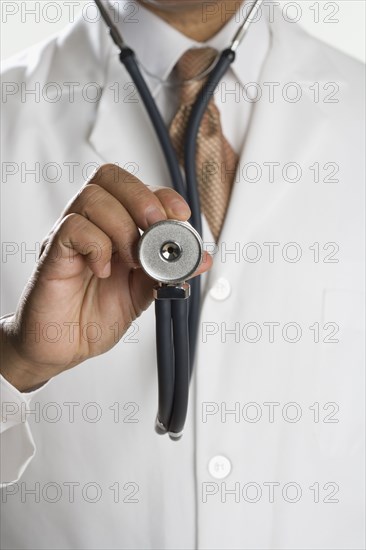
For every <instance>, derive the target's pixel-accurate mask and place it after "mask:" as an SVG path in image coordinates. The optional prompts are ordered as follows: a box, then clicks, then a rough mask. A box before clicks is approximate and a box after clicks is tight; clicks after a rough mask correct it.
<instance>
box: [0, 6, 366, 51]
mask: <svg viewBox="0 0 366 550" xmlns="http://www.w3.org/2000/svg"><path fill="white" fill-rule="evenodd" d="M114 1H116V0H114ZM273 1H274V2H275V0H273ZM267 3H268V0H267ZM275 3H277V4H280V6H281V9H282V10H283V13H284V14H285V16H286V17H288V18H290V19H294V18H295V19H297V17H300V20H299V24H301V25H302V26H304V27H305V28H306V29H307V30H308V31H309V32H310V33H311V34H313V35H314V36H317V37H319V38H321V39H322V40H324V41H325V42H328V43H329V44H331V45H333V46H335V47H337V48H339V49H341V50H343V51H344V52H346V53H348V54H350V55H352V56H354V57H356V58H358V59H360V60H362V61H365V6H366V1H365V0H337V1H334V2H332V1H328V0H297V1H295V2H291V1H284V0H282V1H280V2H279V1H277V2H275ZM91 4H92V1H91V0H68V1H67V0H53V1H51V0H40V1H34V0H13V1H10V0H1V2H0V7H1V52H0V55H1V59H6V58H8V57H10V56H12V55H13V54H15V53H17V52H19V51H21V50H23V49H25V48H27V47H29V46H31V45H32V44H35V43H36V42H39V41H41V40H44V39H46V38H47V37H49V36H51V35H52V34H54V33H56V32H57V31H59V30H60V29H61V28H63V27H64V26H66V25H67V24H68V23H69V20H70V15H69V14H70V11H71V8H70V6H71V5H72V6H73V8H72V9H75V15H76V14H77V13H78V12H80V11H81V10H82V9H83V10H85V9H87V7H88V6H89V7H90V6H91ZM67 6H69V7H67ZM264 9H268V7H267V8H264ZM32 10H33V11H34V10H35V11H36V13H37V15H35V14H32V13H30V11H32ZM92 10H93V8H92V7H91V8H90V14H92V13H93V11H92ZM12 12H13V13H12ZM36 17H39V20H38V21H36ZM90 18H91V15H90Z"/></svg>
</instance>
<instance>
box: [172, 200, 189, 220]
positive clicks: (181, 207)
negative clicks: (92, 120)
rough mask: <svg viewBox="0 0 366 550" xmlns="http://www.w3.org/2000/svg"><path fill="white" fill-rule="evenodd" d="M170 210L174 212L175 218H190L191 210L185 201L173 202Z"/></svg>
mask: <svg viewBox="0 0 366 550" xmlns="http://www.w3.org/2000/svg"><path fill="white" fill-rule="evenodd" d="M170 208H171V210H172V212H173V213H174V215H175V216H177V217H179V218H185V219H187V218H189V216H190V213H191V211H190V209H189V206H188V205H187V204H186V203H185V202H183V201H180V200H177V199H175V200H173V201H172V202H171V204H170Z"/></svg>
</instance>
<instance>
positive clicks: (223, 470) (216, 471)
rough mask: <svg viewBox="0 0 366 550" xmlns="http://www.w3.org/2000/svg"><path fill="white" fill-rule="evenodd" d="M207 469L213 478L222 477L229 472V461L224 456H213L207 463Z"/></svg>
mask: <svg viewBox="0 0 366 550" xmlns="http://www.w3.org/2000/svg"><path fill="white" fill-rule="evenodd" d="M208 471H209V472H210V474H211V475H212V477H214V478H215V479H223V478H224V477H227V476H228V475H229V474H230V472H231V462H230V460H229V459H228V458H226V456H221V455H217V456H214V457H213V458H211V460H210V462H209V463H208Z"/></svg>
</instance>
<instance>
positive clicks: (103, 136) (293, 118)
mask: <svg viewBox="0 0 366 550" xmlns="http://www.w3.org/2000/svg"><path fill="white" fill-rule="evenodd" d="M271 32H272V46H271V50H270V53H269V55H268V58H267V60H266V62H265V66H264V69H263V71H262V74H261V80H260V83H259V84H260V86H261V90H262V92H263V93H262V97H261V99H260V100H258V101H257V102H256V103H255V104H254V108H253V112H252V118H251V121H250V126H249V130H248V133H247V137H246V141H245V146H244V148H243V151H242V154H241V160H240V171H241V176H240V179H239V181H238V182H237V184H236V185H235V188H234V191H233V196H232V200H231V204H230V208H229V211H228V215H227V222H226V223H225V226H224V229H223V233H222V235H221V241H220V243H219V250H218V252H217V253H216V254H215V262H214V267H213V268H212V270H211V273H210V275H209V277H208V278H207V281H206V286H205V290H204V295H203V302H202V315H201V332H200V337H199V346H198V357H197V364H196V368H195V374H194V378H193V382H192V389H191V396H190V409H189V415H188V421H187V426H186V430H185V435H184V437H183V439H182V440H181V441H180V442H179V443H173V442H171V441H170V440H169V439H167V438H165V437H159V436H158V435H156V434H155V433H154V430H153V425H154V417H155V413H156V400H157V385H156V365H155V359H154V353H155V351H154V330H153V326H154V319H153V308H150V309H149V311H148V312H147V313H146V314H144V315H143V316H142V317H141V318H140V319H138V320H137V322H136V323H135V324H134V325H133V327H132V329H131V330H130V331H129V333H128V335H127V336H126V337H124V338H123V341H122V342H120V343H119V344H118V345H116V346H115V347H114V349H113V350H112V351H110V352H109V353H107V354H105V355H104V356H102V357H97V358H95V359H92V360H90V361H87V362H85V363H84V364H82V365H80V366H78V367H77V368H74V369H72V370H71V371H68V372H66V373H64V374H62V375H60V376H58V377H57V378H56V379H54V380H52V381H51V382H49V383H48V384H47V385H46V386H45V387H44V388H42V389H41V390H38V391H37V392H35V394H34V395H33V396H32V399H31V402H30V405H29V406H30V407H31V408H32V409H34V411H35V413H34V414H32V415H24V414H23V418H22V415H21V411H22V407H24V405H21V402H22V401H23V402H25V401H24V400H25V399H27V398H26V397H23V396H21V395H20V394H18V392H16V390H14V389H13V388H11V387H7V388H6V384H5V385H4V388H5V389H4V390H3V400H4V401H5V405H6V406H5V409H4V411H3V412H5V414H4V420H5V421H4V423H3V428H4V429H5V432H4V433H3V436H2V437H3V443H4V444H3V467H4V478H3V480H4V482H13V483H12V484H10V485H6V486H5V488H4V490H3V504H2V507H3V521H2V526H3V529H2V538H3V542H2V545H3V547H4V548H79V549H82V548H90V549H91V548H98V549H99V548H110V549H111V548H182V549H183V548H184V549H187V548H201V549H210V550H211V549H214V548H217V549H219V548H220V549H221V548H230V549H242V548H247V549H249V548H250V549H253V548H256V549H269V548H271V549H284V548H288V549H295V548H296V549H300V548H307V549H310V548H313V549H325V548H327V549H328V548H339V549H341V548H342V549H343V548H344V549H346V548H353V549H356V548H362V547H363V510H362V502H363V479H362V472H363V468H362V463H363V444H362V440H363V373H364V370H363V355H362V338H363V330H362V309H363V299H362V265H363V253H364V244H363V240H362V223H363V206H362V204H363V200H362V199H363V186H362V184H363V162H362V153H363V152H364V142H363V138H364V136H363V133H362V120H363V108H364V104H363V81H362V70H361V68H360V64H359V63H358V62H356V61H354V60H352V59H351V58H349V57H347V56H345V55H343V54H341V53H339V52H337V51H336V50H334V49H332V48H330V47H328V46H326V45H324V44H322V43H320V42H318V41H317V40H314V39H313V38H310V37H309V36H308V35H307V34H306V33H305V32H304V31H302V30H301V29H300V28H299V27H298V26H297V25H293V24H289V23H286V22H285V21H283V20H282V18H281V16H280V14H279V12H276V17H275V21H274V23H272V24H271ZM3 81H5V82H7V83H9V82H13V83H15V86H16V85H17V84H18V85H19V86H21V83H22V82H23V83H25V84H26V86H27V89H28V90H29V89H30V88H32V87H33V88H34V89H36V90H37V86H40V90H41V93H42V90H43V87H44V84H45V83H50V82H61V83H66V82H79V83H80V87H79V88H78V90H75V97H74V101H73V102H72V101H70V100H69V96H68V95H65V97H63V98H62V99H59V100H58V101H57V102H54V103H51V102H50V101H45V100H42V98H41V100H40V101H39V102H36V101H32V100H31V99H29V98H30V96H27V97H28V99H27V101H25V102H23V103H20V102H19V95H18V94H16V93H14V94H13V95H11V88H8V89H7V92H8V95H7V98H6V102H5V104H4V105H3V111H4V113H5V116H4V120H3V138H2V146H3V152H2V159H3V163H6V164H3V186H2V205H3V206H2V208H3V211H2V238H3V273H2V292H3V297H2V299H3V312H4V313H8V312H11V311H14V309H15V307H16V303H17V300H18V298H19V296H20V293H21V290H22V288H23V286H24V284H25V283H26V280H27V278H28V277H29V275H30V273H31V271H32V269H33V266H34V262H35V257H36V252H37V249H38V246H35V243H39V242H40V241H41V240H42V238H43V236H44V235H45V234H46V233H47V232H48V230H49V228H50V227H51V226H52V225H53V223H54V221H55V220H56V219H57V217H58V216H59V213H60V211H61V210H62V208H63V206H64V205H65V203H66V202H67V201H68V200H69V199H70V198H71V197H72V196H73V195H74V194H75V193H76V192H77V190H78V189H79V188H80V185H81V183H82V182H83V181H84V179H85V176H86V175H87V173H88V174H89V173H90V171H91V168H92V167H93V166H94V165H95V164H102V163H104V162H117V163H118V164H119V165H120V166H122V167H123V166H127V167H128V168H129V169H131V170H132V171H134V172H135V173H136V175H137V176H138V177H139V178H140V179H141V180H142V181H144V182H146V183H149V184H153V185H155V184H156V185H162V184H165V185H169V177H168V174H167V171H166V168H165V165H164V162H163V161H162V156H161V153H160V151H159V147H158V145H157V143H156V140H155V137H154V134H153V131H152V130H151V128H150V126H149V123H148V121H147V120H146V115H145V112H144V110H143V107H142V105H141V103H140V102H137V103H133V102H132V103H130V102H128V100H126V99H125V101H119V102H113V94H111V93H109V94H107V93H103V95H102V99H101V100H100V101H98V102H93V101H90V102H89V101H86V100H85V98H82V97H81V95H80V90H81V89H83V87H84V88H85V86H86V85H87V83H90V82H96V83H99V84H101V85H102V86H105V87H106V86H107V85H113V83H115V82H117V81H119V82H120V83H121V86H123V84H126V86H128V85H129V84H128V83H129V82H130V79H129V77H128V76H127V75H126V73H125V71H124V69H123V68H122V67H121V66H120V64H119V62H118V59H117V57H116V55H115V50H114V49H113V47H112V46H111V43H110V40H109V38H108V37H107V36H106V35H105V32H104V26H103V24H102V23H101V22H100V23H98V24H95V25H90V24H88V23H87V22H85V21H83V20H82V19H79V20H78V21H77V22H76V24H74V25H72V26H71V28H70V29H68V30H67V31H66V32H64V33H62V34H61V35H59V36H58V37H54V38H53V39H52V40H51V41H49V42H48V43H46V44H44V45H41V46H37V47H35V48H33V49H32V51H31V53H30V54H29V56H25V57H20V58H19V57H18V58H17V59H16V61H15V62H14V60H13V61H12V62H11V63H10V64H9V67H8V69H7V70H6V71H5V72H4V75H3ZM293 82H296V83H297V84H296V88H295V87H293V88H291V87H289V83H293ZM270 83H272V84H270ZM23 86H24V84H23ZM271 86H272V89H274V93H275V97H274V101H272V100H270V98H269V92H268V90H269V89H270V88H271ZM286 86H287V88H286ZM298 86H300V88H301V90H302V97H301V99H299V101H298V102H290V101H286V100H285V99H284V97H283V95H282V93H283V94H285V95H286V93H288V96H289V97H294V96H293V95H291V94H293V93H295V92H296V90H298ZM337 87H339V88H337ZM105 89H106V88H105ZM337 89H338V91H337ZM13 90H15V88H14V89H13ZM126 90H127V92H128V91H129V89H128V88H126ZM317 91H318V92H319V94H320V96H319V98H317V97H316V95H314V94H317ZM84 92H85V93H87V92H90V94H92V92H93V88H92V87H90V86H89V88H85V89H84ZM43 94H46V95H47V97H51V96H52V89H51V88H48V89H47V90H43ZM90 97H91V96H90ZM317 99H318V101H317ZM325 99H326V100H327V102H325V101H324V100H325ZM37 162H38V163H40V164H39V166H36V165H35V163H37ZM22 163H23V164H22ZM71 163H74V164H71ZM93 163H94V164H93ZM250 163H252V164H250ZM270 163H279V165H278V164H277V165H273V164H270ZM288 163H296V166H295V165H290V164H288ZM31 166H33V167H34V168H35V169H36V170H38V171H39V170H40V181H39V182H35V181H34V179H33V177H32V176H31V175H29V174H25V173H24V171H25V170H26V169H29V168H30V167H31ZM271 167H273V170H274V172H273V177H271V173H270V170H271ZM299 167H300V170H301V177H300V178H299V179H298V181H290V180H291V179H292V180H294V179H296V172H295V171H294V170H297V171H298V170H299ZM337 167H339V168H337ZM82 168H84V170H82ZM318 169H319V171H320V172H319V178H318V179H319V180H320V181H315V180H316V179H317V170H318ZM60 170H61V172H60ZM73 171H74V173H73V174H72V177H71V176H70V173H72V172H73ZM12 172H13V175H12ZM298 174H300V173H299V172H298ZM52 178H54V179H55V181H54V182H51V181H49V180H51V179H52ZM57 178H58V180H57ZM22 179H23V181H22ZM332 179H333V180H334V179H335V180H337V181H330V180H332ZM47 180H48V181H47ZM56 180H57V181H56ZM266 243H267V244H266ZM269 243H275V244H269ZM289 243H295V244H289ZM317 243H318V244H317ZM334 243H335V244H334ZM32 248H33V249H35V252H34V253H32V252H29V250H30V249H32ZM230 251H232V252H233V253H230ZM272 253H273V255H274V256H273V257H272ZM300 256H301V257H300ZM295 257H297V260H298V261H292V260H293V259H294V258H295ZM254 260H256V261H254ZM272 323H276V324H275V325H274V324H272ZM288 323H290V325H288ZM327 323H329V324H328V325H327ZM337 326H338V327H339V330H337ZM271 327H272V328H271ZM309 327H312V328H309ZM272 329H273V331H274V332H273V334H271V330H272ZM318 329H319V334H318V332H317V331H318ZM229 331H231V332H229ZM300 331H301V333H300ZM54 335H55V333H54V332H52V327H51V332H50V336H49V337H50V338H51V337H55V336H54ZM332 339H333V340H334V339H338V340H339V342H338V343H335V342H331V341H329V340H332ZM295 340H297V341H295ZM318 340H320V341H318ZM326 340H327V341H326ZM9 403H10V405H9ZM12 405H13V408H11V407H12ZM6 407H8V408H6ZM9 407H10V408H9ZM230 409H231V410H234V411H235V413H233V414H229V410H230ZM25 419H27V422H25ZM35 449H36V451H35ZM220 457H223V458H220ZM32 491H33V493H32ZM230 491H231V492H230Z"/></svg>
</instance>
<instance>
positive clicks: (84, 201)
mask: <svg viewBox="0 0 366 550" xmlns="http://www.w3.org/2000/svg"><path fill="white" fill-rule="evenodd" d="M104 193H105V191H104V190H103V189H102V188H101V187H100V186H99V185H97V184H95V183H88V184H87V185H86V186H85V187H84V188H83V190H82V191H81V193H80V195H79V196H78V198H77V202H78V203H79V204H80V207H82V208H87V207H90V206H93V205H94V204H96V203H98V202H100V201H101V200H103V196H104Z"/></svg>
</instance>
